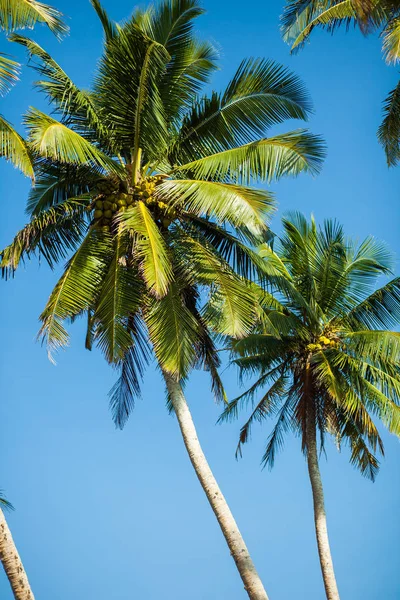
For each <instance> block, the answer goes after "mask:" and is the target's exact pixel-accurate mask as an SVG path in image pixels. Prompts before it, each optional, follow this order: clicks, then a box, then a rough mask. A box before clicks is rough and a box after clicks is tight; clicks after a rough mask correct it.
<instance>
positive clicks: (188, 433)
mask: <svg viewBox="0 0 400 600" xmlns="http://www.w3.org/2000/svg"><path fill="white" fill-rule="evenodd" d="M163 375H164V379H165V382H166V384H167V389H168V392H169V395H170V398H171V402H172V405H173V407H174V410H175V414H176V417H177V419H178V423H179V427H180V430H181V433H182V437H183V441H184V443H185V446H186V450H187V452H188V454H189V458H190V461H191V463H192V465H193V468H194V470H195V472H196V475H197V477H198V479H199V481H200V485H201V487H202V488H203V490H204V492H205V494H206V496H207V498H208V501H209V503H210V504H211V508H212V509H213V511H214V514H215V516H216V517H217V520H218V523H219V526H220V527H221V529H222V533H223V534H224V537H225V539H226V542H227V544H228V546H229V549H230V551H231V555H232V556H233V559H234V561H235V563H236V567H237V569H238V571H239V573H240V577H241V578H242V581H243V583H244V588H245V590H246V592H247V594H248V596H249V598H250V599H251V600H268V596H267V593H266V591H265V590H264V586H263V584H262V581H261V579H260V576H259V575H258V573H257V570H256V568H255V566H254V563H253V561H252V559H251V557H250V554H249V551H248V549H247V546H246V544H245V543H244V540H243V538H242V535H241V533H240V531H239V528H238V526H237V524H236V521H235V519H234V518H233V515H232V513H231V511H230V509H229V506H228V504H227V502H226V500H225V498H224V496H223V495H222V492H221V490H220V488H219V486H218V484H217V482H216V480H215V477H214V475H213V473H212V471H211V469H210V467H209V465H208V462H207V459H206V457H205V456H204V452H203V450H202V448H201V445H200V442H199V440H198V437H197V432H196V429H195V426H194V423H193V419H192V415H191V414H190V410H189V407H188V405H187V402H186V399H185V396H184V395H183V392H182V388H181V385H180V383H179V382H178V381H176V380H175V379H174V378H173V377H172V376H171V375H169V374H168V373H165V372H164V373H163Z"/></svg>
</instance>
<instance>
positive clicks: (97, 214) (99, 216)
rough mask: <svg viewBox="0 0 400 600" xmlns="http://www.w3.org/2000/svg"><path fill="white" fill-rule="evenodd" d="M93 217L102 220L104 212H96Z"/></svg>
mask: <svg viewBox="0 0 400 600" xmlns="http://www.w3.org/2000/svg"><path fill="white" fill-rule="evenodd" d="M93 216H94V218H95V219H101V217H102V216H103V211H102V210H95V211H94V215H93Z"/></svg>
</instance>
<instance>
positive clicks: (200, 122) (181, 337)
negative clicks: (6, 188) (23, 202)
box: [2, 0, 324, 425]
mask: <svg viewBox="0 0 400 600" xmlns="http://www.w3.org/2000/svg"><path fill="white" fill-rule="evenodd" d="M92 3H93V5H94V7H95V9H96V11H97V13H98V15H99V17H100V19H101V21H102V24H103V27H104V31H105V37H106V40H105V46H104V52H103V56H102V58H101V61H100V64H99V67H98V70H97V73H96V76H95V84H94V88H93V90H92V91H90V92H86V91H82V90H79V89H78V88H77V87H76V86H75V85H74V83H73V82H72V81H71V80H70V79H69V78H68V76H67V75H66V74H65V72H64V71H63V70H62V69H61V67H60V66H59V65H58V64H57V63H56V62H55V61H54V60H53V59H52V58H51V57H50V56H49V55H48V54H47V53H46V52H45V51H44V50H43V49H42V48H40V47H39V46H38V45H37V44H36V43H35V42H33V41H31V40H29V39H27V38H24V37H21V36H16V35H14V36H13V40H14V41H15V42H19V43H21V44H23V45H25V46H26V47H27V49H28V51H29V52H30V54H31V56H32V57H34V58H35V59H37V60H38V64H37V66H36V68H37V69H38V71H39V72H40V73H41V74H42V75H43V76H44V78H43V79H41V80H40V81H39V82H38V86H39V88H40V89H41V90H43V91H44V92H45V94H46V95H47V97H48V98H49V99H50V101H51V102H52V103H53V106H54V108H55V112H56V114H57V115H58V116H59V118H60V120H56V119H55V118H53V117H50V116H48V115H46V114H43V113H42V112H40V111H38V110H36V109H31V110H30V111H29V112H28V114H27V115H26V118H25V122H26V126H27V129H28V137H27V140H26V142H25V144H26V148H27V160H28V161H30V162H31V163H32V165H33V168H34V171H35V177H36V185H35V186H34V187H33V189H32V191H31V194H30V198H29V202H28V212H29V214H30V215H31V220H30V222H29V223H28V225H26V227H25V228H24V229H23V230H22V231H21V232H19V233H18V234H17V236H16V237H15V239H14V241H13V243H12V244H11V245H10V246H8V247H7V248H6V249H5V250H4V251H3V260H2V267H3V271H4V272H5V273H6V274H7V273H10V272H13V271H14V270H15V269H16V268H17V266H18V264H19V262H20V260H21V259H22V258H23V257H24V256H27V257H30V256H31V255H32V254H34V253H39V254H41V255H42V256H43V257H44V258H45V259H46V260H47V261H48V263H49V264H50V265H53V264H54V263H56V262H57V261H59V260H60V259H63V258H64V257H65V256H66V255H67V254H68V253H69V252H70V251H74V254H73V256H72V258H71V259H70V260H69V262H68V263H67V266H66V269H65V271H64V273H63V275H62V277H61V279H60V280H59V282H58V283H57V285H56V287H55V288H54V290H53V292H52V294H51V296H50V298H49V301H48V303H47V306H46V308H45V310H44V312H43V314H42V315H41V320H42V328H41V334H42V335H43V337H44V338H45V339H46V340H47V343H48V346H49V349H50V351H52V350H54V349H57V348H58V347H60V346H63V345H65V344H66V343H67V339H68V337H67V332H66V330H65V328H64V325H63V322H64V321H65V320H71V319H74V318H76V317H77V316H79V315H82V314H84V313H85V314H87V317H88V334H87V340H86V344H87V346H88V347H89V348H90V347H91V345H92V342H93V341H94V342H96V343H97V344H98V345H99V347H100V348H101V350H102V351H103V352H104V354H105V356H106V358H107V360H108V361H109V362H110V363H113V364H115V365H118V366H119V367H120V368H121V377H120V379H119V381H118V382H117V384H116V386H115V387H114V389H113V395H112V405H113V409H114V416H115V419H116V422H117V423H118V424H120V425H122V424H123V422H124V419H125V418H126V416H127V414H128V412H129V408H130V406H131V403H132V398H133V396H134V395H135V394H136V393H138V391H139V379H140V376H141V373H142V370H143V366H144V364H145V362H146V360H147V358H148V356H149V347H148V343H147V331H148V333H149V339H150V343H151V346H152V348H153V349H154V351H155V354H156V357H157V359H158V362H159V364H160V366H161V367H162V368H163V369H165V370H166V371H168V372H170V373H173V374H174V375H176V376H177V377H179V378H183V377H185V375H186V374H187V372H188V369H189V368H190V367H191V366H193V365H194V364H203V365H204V366H205V367H206V368H208V369H209V370H210V371H211V373H212V375H213V380H214V386H215V389H216V391H217V392H220V393H221V386H220V382H219V379H218V376H217V372H216V368H217V365H218V359H217V358H216V357H215V353H214V352H213V342H212V339H211V334H210V328H211V326H212V327H213V328H214V329H216V330H218V331H219V332H220V333H222V334H230V335H237V336H241V335H244V334H245V333H247V332H248V331H249V330H250V327H251V325H252V322H253V319H254V307H255V304H256V299H255V296H254V295H252V293H251V290H250V288H249V286H248V285H247V284H246V283H245V279H244V278H245V277H247V276H249V275H250V274H251V273H252V272H255V271H257V270H258V271H259V272H260V274H262V271H263V261H262V260H260V258H259V257H258V256H257V255H256V254H255V253H254V252H253V251H252V250H251V249H250V248H249V245H251V244H253V243H255V242H257V243H258V242H259V241H260V240H261V239H263V238H264V239H265V235H266V224H265V223H266V219H267V218H268V216H269V215H270V213H271V210H272V207H273V199H272V197H271V194H270V193H269V192H268V191H266V190H260V189H254V188H253V187H250V183H251V182H252V181H253V180H259V181H268V180H270V179H272V178H277V177H281V176H282V175H286V174H293V175H295V174H297V173H299V172H301V171H309V172H315V171H316V170H318V167H319V166H320V163H321V160H322V157H323V154H324V152H323V144H322V142H321V140H320V138H318V137H317V136H314V135H312V134H310V133H308V132H306V131H304V130H300V131H292V132H289V133H286V134H281V135H277V136H274V137H269V138H265V137H261V136H262V135H263V134H264V132H265V131H266V130H267V129H268V128H269V127H270V126H272V125H274V124H276V123H281V122H282V121H284V120H285V119H288V118H296V119H306V118H307V116H308V114H309V111H310V102H309V99H308V97H307V94H306V92H305V90H304V88H303V86H302V84H301V83H300V81H299V80H298V79H297V77H295V76H294V75H292V74H291V73H289V72H287V71H286V70H285V69H283V68H282V67H280V66H279V65H276V64H275V63H273V62H271V61H267V60H263V59H257V60H255V59H250V60H246V61H243V62H242V64H241V65H240V67H239V69H238V70H237V72H236V74H235V75H234V77H233V79H232V81H231V82H230V83H229V85H228V87H227V89H226V90H225V91H224V92H223V93H222V94H220V93H217V92H212V94H211V95H210V96H202V97H199V96H198V92H199V91H200V89H201V86H202V84H203V83H205V82H206V81H207V79H208V76H209V75H210V73H212V71H213V70H214V69H215V67H216V55H215V50H214V49H213V47H212V46H211V45H210V44H208V43H206V42H199V41H197V40H196V38H195V37H194V35H193V31H192V21H193V19H194V18H195V17H197V16H198V15H200V14H201V12H202V10H201V9H200V8H199V6H198V4H197V2H196V1H195V0H179V1H178V0H177V1H174V2H165V3H163V4H160V5H159V6H158V8H150V9H148V10H146V11H139V10H138V11H136V12H135V13H134V15H133V17H132V18H131V19H130V20H128V21H126V22H125V23H124V24H123V25H118V26H117V25H115V24H114V23H112V22H111V21H110V20H109V18H108V17H107V15H106V14H105V12H104V10H103V9H102V7H101V6H100V5H99V3H98V2H97V1H94V0H93V2H92ZM203 290H208V294H207V295H206V300H204V298H205V295H204V294H203V293H202V291H203ZM146 330H147V331H146Z"/></svg>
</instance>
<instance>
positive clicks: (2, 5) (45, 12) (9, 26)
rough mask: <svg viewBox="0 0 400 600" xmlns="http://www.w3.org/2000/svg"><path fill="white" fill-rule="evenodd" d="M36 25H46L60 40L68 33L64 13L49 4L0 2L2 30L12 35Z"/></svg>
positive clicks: (27, 0) (32, 0)
mask: <svg viewBox="0 0 400 600" xmlns="http://www.w3.org/2000/svg"><path fill="white" fill-rule="evenodd" d="M36 23H44V24H46V25H47V26H48V28H49V29H50V31H52V33H54V34H55V35H56V37H58V38H61V37H62V36H64V35H65V34H66V33H68V27H67V25H66V24H65V22H64V20H63V15H62V13H60V11H58V10H56V9H55V8H53V7H52V6H49V5H48V4H42V3H41V2H36V1H35V0H0V29H3V30H4V31H6V32H7V33H11V32H12V31H15V30H16V29H25V28H27V29H32V28H33V27H34V26H35V24H36Z"/></svg>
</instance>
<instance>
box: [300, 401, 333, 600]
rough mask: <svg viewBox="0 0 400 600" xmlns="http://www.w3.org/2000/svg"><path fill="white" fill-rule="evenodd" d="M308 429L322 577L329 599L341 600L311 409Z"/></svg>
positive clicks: (308, 454)
mask: <svg viewBox="0 0 400 600" xmlns="http://www.w3.org/2000/svg"><path fill="white" fill-rule="evenodd" d="M311 405H312V400H311ZM306 427H307V431H306V443H307V462H308V472H309V475H310V481H311V488H312V495H313V501H314V522H315V532H316V535H317V545H318V553H319V560H320V563H321V570H322V577H323V580H324V586H325V592H326V597H327V599H328V600H340V599H339V591H338V588H337V583H336V578H335V572H334V570H333V562H332V555H331V549H330V546H329V538H328V529H327V524H326V513H325V502H324V490H323V487H322V480H321V473H320V470H319V464H318V452H317V431H316V423H315V411H314V410H313V409H312V408H310V407H309V409H308V414H307V425H306Z"/></svg>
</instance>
